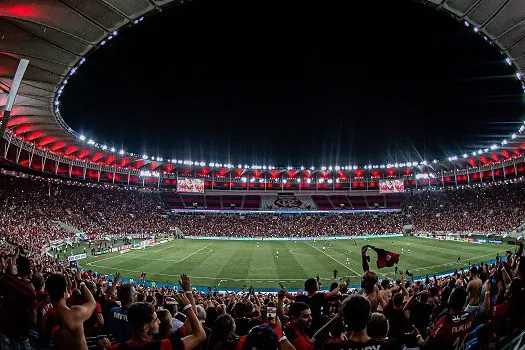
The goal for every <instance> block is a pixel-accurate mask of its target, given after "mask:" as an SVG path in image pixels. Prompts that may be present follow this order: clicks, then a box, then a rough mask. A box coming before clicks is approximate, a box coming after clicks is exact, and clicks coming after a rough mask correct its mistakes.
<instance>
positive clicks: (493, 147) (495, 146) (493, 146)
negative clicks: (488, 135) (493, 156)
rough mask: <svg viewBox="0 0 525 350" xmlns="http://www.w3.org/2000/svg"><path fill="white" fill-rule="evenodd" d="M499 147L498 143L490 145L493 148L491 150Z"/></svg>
mask: <svg viewBox="0 0 525 350" xmlns="http://www.w3.org/2000/svg"><path fill="white" fill-rule="evenodd" d="M498 148H499V147H498V145H496V144H494V145H492V146H490V149H491V150H495V149H498Z"/></svg>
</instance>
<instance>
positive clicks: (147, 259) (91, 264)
mask: <svg viewBox="0 0 525 350" xmlns="http://www.w3.org/2000/svg"><path fill="white" fill-rule="evenodd" d="M212 244H213V243H210V244H208V245H206V246H204V247H202V248H201V249H199V250H197V251H195V252H193V253H191V254H190V255H188V256H186V257H184V258H182V259H181V260H169V259H153V258H142V257H138V256H133V255H126V256H129V257H130V258H132V259H136V260H146V261H169V262H175V263H179V262H182V261H184V260H186V259H188V258H189V257H190V256H193V255H195V254H197V253H199V252H200V251H201V250H203V249H205V248H208V247H209V246H210V245H212ZM174 246H176V244H174V245H172V246H169V247H165V248H162V249H160V250H157V251H151V252H149V254H150V253H157V252H160V251H161V250H166V249H169V248H173V247H174ZM212 251H213V250H212V249H209V252H207V254H208V253H211V252H212ZM137 252H140V250H138V251H137ZM119 256H122V255H120V254H115V255H113V256H108V257H107V258H103V259H98V260H95V261H93V262H91V263H88V264H89V265H90V266H96V265H95V263H98V262H101V261H104V260H109V259H114V258H116V257H119Z"/></svg>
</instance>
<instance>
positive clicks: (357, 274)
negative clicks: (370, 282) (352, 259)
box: [305, 242, 361, 277]
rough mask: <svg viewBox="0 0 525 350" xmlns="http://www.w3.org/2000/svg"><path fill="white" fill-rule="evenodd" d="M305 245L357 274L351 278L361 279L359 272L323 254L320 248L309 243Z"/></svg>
mask: <svg viewBox="0 0 525 350" xmlns="http://www.w3.org/2000/svg"><path fill="white" fill-rule="evenodd" d="M305 243H306V244H308V245H309V246H310V247H312V248H314V249H315V250H317V251H319V252H321V253H323V254H324V255H326V256H327V257H329V258H330V259H332V260H333V261H335V262H336V263H338V264H339V265H341V266H343V267H344V268H346V269H348V270H350V271H352V272H353V273H355V276H350V277H359V276H361V275H360V274H359V273H358V272H357V271H355V270H354V269H351V268H350V267H348V266H347V265H345V264H343V263H342V262H340V261H338V260H336V259H334V258H332V257H331V256H330V255H328V254H326V253H325V252H323V251H322V250H321V249H319V248H317V247H315V246H313V245H311V244H310V243H308V242H305Z"/></svg>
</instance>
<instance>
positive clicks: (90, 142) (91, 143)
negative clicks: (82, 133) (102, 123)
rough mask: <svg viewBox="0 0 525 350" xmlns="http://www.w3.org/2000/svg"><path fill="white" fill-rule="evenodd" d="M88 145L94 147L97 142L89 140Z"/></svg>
mask: <svg viewBox="0 0 525 350" xmlns="http://www.w3.org/2000/svg"><path fill="white" fill-rule="evenodd" d="M87 143H88V145H94V144H95V141H93V140H91V139H89V140H88V142H87Z"/></svg>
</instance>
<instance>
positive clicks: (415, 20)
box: [61, 0, 523, 166]
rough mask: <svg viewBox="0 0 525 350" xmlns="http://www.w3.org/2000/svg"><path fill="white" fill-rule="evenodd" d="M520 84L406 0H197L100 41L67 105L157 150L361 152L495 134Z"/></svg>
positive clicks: (115, 137) (259, 156) (130, 141)
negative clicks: (101, 43)
mask: <svg viewBox="0 0 525 350" xmlns="http://www.w3.org/2000/svg"><path fill="white" fill-rule="evenodd" d="M520 92H521V88H520V84H519V83H518V80H517V79H515V78H514V77H513V71H512V69H511V68H510V67H509V66H508V65H507V64H506V63H505V61H504V57H503V56H502V55H501V54H500V53H499V52H498V50H497V49H496V48H495V47H493V46H491V45H489V44H488V43H487V42H485V40H483V39H482V38H481V37H480V36H479V35H477V34H475V33H473V31H472V28H470V29H469V28H467V27H465V26H464V25H463V24H461V23H458V22H457V21H456V20H454V19H452V18H450V17H449V16H448V15H447V14H445V13H440V12H438V11H436V10H434V9H431V8H429V7H427V6H424V5H421V4H419V3H416V2H414V1H411V0H397V1H379V2H377V1H348V0H346V1H333V0H327V1H284V0H265V1H245V0H244V1H241V0H221V1H216V0H215V1H214V0H194V1H192V2H189V3H185V4H183V5H178V6H176V7H171V8H168V9H166V10H165V11H163V12H162V13H161V14H155V15H153V16H150V17H146V18H145V19H144V20H143V21H142V22H140V23H139V24H137V25H134V26H132V27H130V28H128V29H126V30H123V31H121V33H119V34H118V36H117V37H116V38H115V39H113V40H111V41H110V42H109V43H108V44H106V45H105V46H104V47H103V48H102V49H100V50H98V51H96V52H94V53H92V54H91V55H90V56H89V58H88V59H87V61H86V63H85V64H84V65H83V66H82V67H81V68H80V69H79V70H78V71H77V73H76V75H75V77H74V78H73V79H70V83H69V84H68V87H67V88H66V89H65V91H64V93H63V95H62V96H63V97H62V99H61V102H62V104H61V106H62V107H61V112H62V115H63V117H64V119H65V120H66V122H67V123H68V124H69V125H70V126H71V127H72V128H74V129H75V130H77V131H79V132H81V133H83V134H85V135H86V136H88V137H90V138H93V139H94V140H96V141H97V142H100V143H105V144H107V145H108V146H109V147H112V146H114V147H115V148H117V149H120V148H122V147H123V148H124V149H125V150H126V151H130V152H135V153H141V154H144V153H145V154H148V155H150V156H161V157H164V158H176V159H188V160H194V161H202V160H203V161H207V162H222V163H226V162H231V163H234V164H237V163H238V162H242V163H243V164H249V165H251V164H260V165H263V164H267V165H269V164H272V165H280V166H287V165H296V166H299V165H305V166H310V165H312V164H313V165H322V164H326V165H329V164H332V165H336V164H340V165H351V164H356V163H357V164H361V165H363V164H369V163H370V164H381V163H388V162H396V161H398V162H404V161H407V160H412V161H420V160H423V159H426V160H429V161H430V160H432V159H434V158H439V159H444V158H446V157H447V155H450V154H461V153H463V152H466V151H472V150H474V149H478V148H480V147H487V146H488V145H490V144H491V143H493V142H501V140H502V139H503V138H504V137H507V136H508V135H509V134H510V133H512V132H513V131H515V130H516V129H517V128H518V125H519V123H520V122H521V118H522V108H523V98H522V94H521V93H520Z"/></svg>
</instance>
